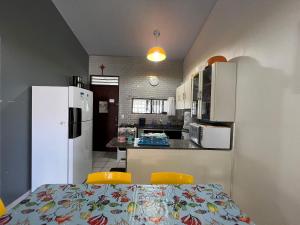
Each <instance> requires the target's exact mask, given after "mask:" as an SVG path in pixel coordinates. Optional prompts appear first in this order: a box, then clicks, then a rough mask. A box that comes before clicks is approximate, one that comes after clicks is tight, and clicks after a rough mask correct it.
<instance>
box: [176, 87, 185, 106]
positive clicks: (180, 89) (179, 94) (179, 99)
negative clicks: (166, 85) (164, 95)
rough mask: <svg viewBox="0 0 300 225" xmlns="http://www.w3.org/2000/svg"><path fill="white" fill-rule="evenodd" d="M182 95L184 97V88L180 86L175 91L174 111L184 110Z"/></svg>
mask: <svg viewBox="0 0 300 225" xmlns="http://www.w3.org/2000/svg"><path fill="white" fill-rule="evenodd" d="M183 95H184V86H183V85H180V86H179V87H178V88H177V89H176V109H184V100H183Z"/></svg>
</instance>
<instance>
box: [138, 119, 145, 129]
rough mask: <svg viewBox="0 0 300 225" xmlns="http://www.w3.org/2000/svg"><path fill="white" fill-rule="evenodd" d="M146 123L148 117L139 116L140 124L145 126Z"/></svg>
mask: <svg viewBox="0 0 300 225" xmlns="http://www.w3.org/2000/svg"><path fill="white" fill-rule="evenodd" d="M145 125H146V118H139V126H140V127H143V126H145Z"/></svg>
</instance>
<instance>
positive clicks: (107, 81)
mask: <svg viewBox="0 0 300 225" xmlns="http://www.w3.org/2000/svg"><path fill="white" fill-rule="evenodd" d="M91 84H92V85H111V86H118V85H119V77H115V76H94V75H92V76H91Z"/></svg>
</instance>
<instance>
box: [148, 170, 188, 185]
mask: <svg viewBox="0 0 300 225" xmlns="http://www.w3.org/2000/svg"><path fill="white" fill-rule="evenodd" d="M193 183H194V177H193V176H192V175H189V174H184V173H175V172H157V173H152V174H151V184H193Z"/></svg>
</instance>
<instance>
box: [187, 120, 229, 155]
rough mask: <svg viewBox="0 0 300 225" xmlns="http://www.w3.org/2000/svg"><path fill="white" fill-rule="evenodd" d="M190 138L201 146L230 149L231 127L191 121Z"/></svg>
mask: <svg viewBox="0 0 300 225" xmlns="http://www.w3.org/2000/svg"><path fill="white" fill-rule="evenodd" d="M190 139H191V140H192V141H193V142H195V143H196V144H197V145H200V146H201V147H203V148H214V149H230V147H231V128H230V127H225V126H213V125H205V124H198V123H191V124H190Z"/></svg>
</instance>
